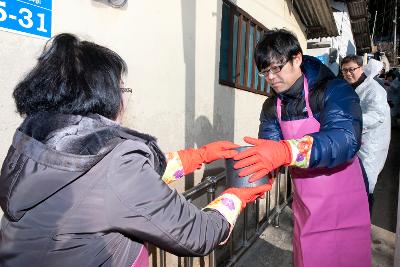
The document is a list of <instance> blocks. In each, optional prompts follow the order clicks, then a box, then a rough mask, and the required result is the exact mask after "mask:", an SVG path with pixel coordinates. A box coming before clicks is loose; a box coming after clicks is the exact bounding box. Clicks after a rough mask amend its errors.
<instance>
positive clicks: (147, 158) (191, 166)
mask: <svg viewBox="0 0 400 267" xmlns="http://www.w3.org/2000/svg"><path fill="white" fill-rule="evenodd" d="M126 69H127V68H126V64H125V62H124V61H123V60H122V59H121V57H120V56H118V55H117V54H116V53H115V52H113V51H111V50H109V49H107V48H105V47H102V46H99V45H96V44H94V43H91V42H86V41H80V40H79V39H78V38H77V37H76V36H74V35H71V34H60V35H57V36H56V37H54V38H53V39H52V40H51V42H50V43H48V45H47V46H46V47H45V49H44V51H43V53H42V55H41V56H40V57H39V59H38V63H37V64H36V66H35V67H34V68H33V69H32V70H31V72H30V73H28V75H27V76H26V77H25V78H24V79H23V80H22V81H21V82H20V83H19V84H18V85H17V87H16V88H15V90H14V94H13V95H14V98H15V102H16V106H17V110H18V112H19V113H20V114H21V115H22V116H24V117H25V118H24V121H23V123H22V124H21V126H20V127H19V128H18V129H17V130H16V132H15V135H14V139H13V142H12V145H11V146H10V149H9V151H8V154H7V156H6V159H5V161H4V163H3V166H2V170H1V176H0V205H1V208H2V209H3V211H4V216H3V218H2V222H1V234H0V263H1V264H0V265H1V266H28V265H29V266H39V265H40V266H55V265H57V266H100V265H101V266H147V264H148V263H147V251H146V247H145V246H144V244H145V243H146V242H150V243H153V244H155V245H156V246H158V247H160V248H162V249H165V250H167V251H169V252H171V253H174V254H176V255H180V256H201V255H206V254H208V253H209V252H210V251H212V250H213V249H214V248H215V247H216V246H217V245H218V244H220V243H221V242H224V240H227V238H228V237H229V234H230V230H231V229H232V227H233V226H234V223H235V221H236V218H237V216H238V214H239V213H240V211H241V210H242V209H243V208H244V207H245V206H246V203H248V202H252V201H254V200H255V199H256V198H257V197H259V196H261V195H263V194H264V193H265V192H266V191H268V190H270V189H271V185H270V184H267V185H264V186H260V187H255V188H241V189H240V190H239V189H237V188H230V189H228V190H226V191H225V192H223V193H222V194H221V195H220V196H219V197H218V198H217V199H216V200H214V201H213V202H212V203H210V204H209V205H208V206H207V207H206V208H205V209H203V210H199V209H198V208H196V207H195V206H194V205H192V204H190V203H189V202H188V201H186V200H185V199H184V197H182V196H181V195H179V194H178V193H177V192H176V191H175V190H172V189H171V188H170V187H169V186H168V185H167V184H166V183H170V182H172V181H174V180H176V179H180V178H182V177H183V176H184V175H185V174H188V173H191V172H193V171H195V170H196V169H197V168H199V167H201V166H202V164H203V163H209V162H212V161H214V160H217V159H222V158H229V157H232V156H234V155H235V154H236V152H235V151H234V150H233V148H235V147H237V145H235V144H233V143H231V142H228V141H219V142H214V143H210V144H208V145H205V146H203V147H201V148H199V149H187V150H180V151H178V152H173V153H168V154H167V157H165V156H164V154H163V153H162V152H161V151H160V149H159V147H158V145H157V144H156V140H155V138H154V137H152V136H149V135H147V134H143V133H139V132H136V131H134V130H131V129H127V128H123V127H121V126H120V124H119V123H118V122H119V121H120V120H121V117H122V115H123V111H124V100H123V99H124V97H123V94H124V92H127V91H129V90H130V89H129V88H121V87H123V82H122V76H123V74H124V73H125V72H126Z"/></svg>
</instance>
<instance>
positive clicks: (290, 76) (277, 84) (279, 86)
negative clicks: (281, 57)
mask: <svg viewBox="0 0 400 267" xmlns="http://www.w3.org/2000/svg"><path fill="white" fill-rule="evenodd" d="M301 62H302V55H301V54H300V53H299V54H298V55H296V56H294V57H293V58H292V59H291V60H288V61H286V62H283V63H281V64H278V63H272V64H271V65H270V66H268V67H267V68H266V69H264V70H262V71H261V73H262V74H264V76H265V79H266V80H267V82H268V83H269V84H270V85H271V87H272V88H273V89H274V91H275V92H276V93H282V92H284V91H286V90H288V89H289V88H290V87H291V86H292V85H293V84H294V83H295V82H296V81H297V79H298V78H300V76H301V69H300V65H301Z"/></svg>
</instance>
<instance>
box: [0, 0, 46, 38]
mask: <svg viewBox="0 0 400 267" xmlns="http://www.w3.org/2000/svg"><path fill="white" fill-rule="evenodd" d="M51 14H52V0H0V29H2V30H5V31H11V32H17V33H21V34H27V35H31V36H40V37H45V38H50V37H51Z"/></svg>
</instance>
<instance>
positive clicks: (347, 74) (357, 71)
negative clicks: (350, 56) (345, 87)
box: [342, 61, 364, 84]
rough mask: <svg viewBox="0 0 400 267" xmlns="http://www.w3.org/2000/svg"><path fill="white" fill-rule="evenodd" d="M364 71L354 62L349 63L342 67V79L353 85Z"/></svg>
mask: <svg viewBox="0 0 400 267" xmlns="http://www.w3.org/2000/svg"><path fill="white" fill-rule="evenodd" d="M363 72H364V70H363V68H362V67H360V66H358V65H357V63H356V62H354V61H350V62H347V63H344V64H343V65H342V74H343V78H344V79H345V80H346V81H347V82H348V83H349V84H353V83H355V82H357V81H358V79H360V77H361V75H362V74H363Z"/></svg>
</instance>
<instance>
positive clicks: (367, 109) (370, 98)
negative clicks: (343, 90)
mask: <svg viewBox="0 0 400 267" xmlns="http://www.w3.org/2000/svg"><path fill="white" fill-rule="evenodd" d="M378 86H379V87H381V86H380V85H379V84H378V83H377V82H375V81H372V83H371V84H370V86H369V88H365V89H366V90H368V93H366V94H363V96H362V98H363V99H361V101H362V103H361V106H362V110H363V115H362V118H363V133H364V132H367V131H369V130H371V129H374V128H376V127H378V126H379V125H380V124H381V123H383V121H384V120H385V111H384V109H385V108H387V107H385V105H387V102H386V99H387V96H386V92H385V90H384V89H383V88H378ZM380 89H381V90H380Z"/></svg>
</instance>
